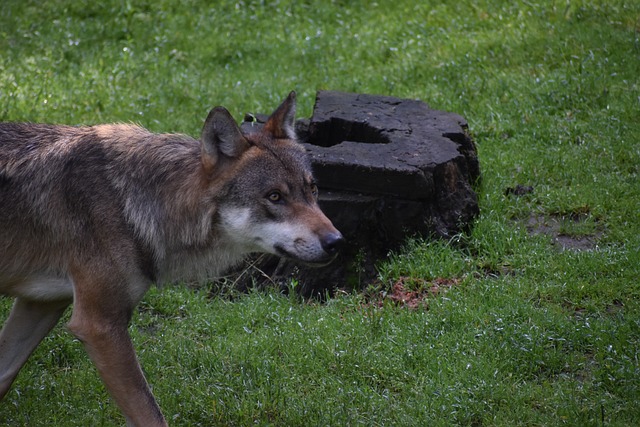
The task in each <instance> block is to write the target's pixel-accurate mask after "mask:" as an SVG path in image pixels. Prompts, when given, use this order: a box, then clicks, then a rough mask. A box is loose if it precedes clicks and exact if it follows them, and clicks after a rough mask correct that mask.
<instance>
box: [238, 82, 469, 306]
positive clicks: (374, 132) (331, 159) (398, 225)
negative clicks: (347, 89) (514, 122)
mask: <svg viewBox="0 0 640 427" xmlns="http://www.w3.org/2000/svg"><path fill="white" fill-rule="evenodd" d="M265 119H266V116H265V115H261V114H257V115H247V116H246V117H245V121H244V122H243V124H242V130H243V132H247V133H248V132H255V131H256V130H257V129H259V127H260V126H261V124H263V123H264V121H265ZM296 130H297V131H298V135H299V136H300V138H301V142H302V143H303V144H304V146H305V147H306V149H307V150H308V152H309V156H310V158H311V161H312V165H313V169H314V173H315V176H316V179H317V181H318V187H319V189H320V198H319V201H320V206H321V208H322V209H323V211H324V212H325V213H326V215H327V216H328V217H329V218H330V219H331V221H333V223H334V225H335V226H336V227H337V228H338V229H339V230H340V231H341V232H342V233H343V234H344V236H345V238H346V239H347V245H346V248H345V250H344V253H343V254H342V255H341V256H340V257H339V258H338V260H336V261H335V262H334V263H332V264H331V265H329V266H327V267H323V268H320V269H314V268H309V267H306V266H304V265H299V264H295V263H293V262H291V261H286V260H278V259H276V258H269V257H262V258H261V260H260V262H258V263H257V264H258V267H259V270H260V271H261V272H260V274H259V275H257V276H256V275H253V279H252V280H254V281H255V279H256V277H260V276H262V277H264V274H266V275H267V276H270V277H271V279H272V280H274V281H282V279H287V280H288V278H290V277H295V278H296V279H297V280H298V282H299V283H300V285H301V287H300V291H301V293H302V294H304V295H306V296H308V295H311V294H315V293H324V292H325V291H326V290H331V289H335V288H336V287H341V288H344V287H346V288H360V287H362V286H363V285H366V284H368V283H370V281H371V280H373V279H374V278H375V276H376V272H375V269H374V264H375V263H376V262H377V261H378V260H380V259H382V258H384V257H386V256H387V255H388V253H389V251H390V250H393V249H397V248H398V247H399V246H400V245H401V244H402V243H403V242H404V241H405V240H406V239H407V237H409V236H415V235H419V236H423V237H428V238H431V237H433V238H447V237H450V236H452V235H453V234H456V233H459V232H461V231H465V230H467V229H468V228H469V227H470V226H471V224H472V222H473V220H474V219H475V218H476V217H477V215H478V213H479V209H478V199H477V196H476V193H475V192H474V190H473V186H474V185H475V184H476V182H478V180H479V179H480V167H479V164H478V157H477V151H476V147H475V144H474V142H473V140H472V139H471V138H470V136H469V134H468V125H467V122H466V120H465V119H464V118H463V117H461V116H459V115H457V114H454V113H449V112H443V111H437V110H432V109H431V108H429V106H428V105H427V104H425V103H424V102H422V101H417V100H411V99H400V98H393V97H388V96H374V95H365V94H354V93H343V92H335V91H320V92H318V94H317V97H316V103H315V106H314V111H313V116H312V117H311V118H310V119H302V120H298V121H297V122H296ZM265 258H267V259H265ZM244 285H245V286H246V285H248V283H244Z"/></svg>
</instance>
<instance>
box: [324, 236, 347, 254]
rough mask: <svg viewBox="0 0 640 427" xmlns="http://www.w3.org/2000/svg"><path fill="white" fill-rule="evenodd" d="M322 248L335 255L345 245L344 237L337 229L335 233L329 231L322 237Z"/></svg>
mask: <svg viewBox="0 0 640 427" xmlns="http://www.w3.org/2000/svg"><path fill="white" fill-rule="evenodd" d="M320 244H321V245H322V249H323V250H324V251H325V252H326V253H328V254H329V255H335V254H337V253H338V251H339V250H340V248H342V246H344V237H342V234H341V233H340V232H339V231H337V232H335V233H327V234H325V235H324V236H322V238H321V239H320Z"/></svg>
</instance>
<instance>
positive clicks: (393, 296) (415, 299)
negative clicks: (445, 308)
mask: <svg viewBox="0 0 640 427" xmlns="http://www.w3.org/2000/svg"><path fill="white" fill-rule="evenodd" d="M460 281H461V279H459V278H454V279H445V278H440V277H439V278H437V279H434V280H431V281H428V280H424V279H420V278H416V277H405V276H402V277H399V278H398V280H396V282H395V283H394V284H393V286H392V287H391V290H390V291H389V292H388V293H386V294H382V295H381V298H380V299H379V300H377V301H375V302H374V303H373V304H374V305H377V306H378V307H382V306H383V305H384V304H385V302H386V301H391V302H393V303H395V304H397V305H399V306H403V307H406V308H409V309H417V308H420V307H422V308H426V307H427V301H428V299H429V298H431V297H434V296H436V295H440V294H442V293H444V292H447V291H448V290H449V289H450V288H451V287H452V286H455V285H457V284H459V283H460Z"/></svg>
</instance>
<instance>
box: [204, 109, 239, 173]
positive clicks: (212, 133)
mask: <svg viewBox="0 0 640 427" xmlns="http://www.w3.org/2000/svg"><path fill="white" fill-rule="evenodd" d="M200 141H201V143H202V157H203V161H204V163H205V165H207V166H213V165H215V164H216V163H217V162H218V161H219V159H220V156H221V155H222V156H224V157H228V158H235V157H239V156H240V155H241V154H242V153H244V152H245V151H246V150H247V149H248V148H249V143H248V142H247V140H246V139H245V137H244V136H242V133H241V132H240V128H239V127H238V124H237V123H236V122H235V120H234V119H233V117H231V114H230V113H229V111H227V109H226V108H224V107H216V108H214V109H213V110H211V112H209V116H207V120H206V121H205V122H204V128H203V129H202V137H201V138H200Z"/></svg>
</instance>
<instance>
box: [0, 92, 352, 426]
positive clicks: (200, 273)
mask: <svg viewBox="0 0 640 427" xmlns="http://www.w3.org/2000/svg"><path fill="white" fill-rule="evenodd" d="M294 113H295V96H294V94H293V93H291V94H290V96H289V97H288V98H287V100H285V101H284V102H283V103H282V105H281V106H280V107H278V109H276V111H275V112H274V114H273V115H272V117H271V118H270V119H269V121H268V123H267V125H266V126H265V130H264V131H263V132H261V133H257V134H251V135H247V136H245V135H242V134H241V133H240V130H239V129H238V127H237V124H236V123H235V122H234V121H233V119H232V118H231V116H230V115H229V113H228V112H227V111H226V110H224V109H223V108H221V107H217V108H215V109H213V110H212V111H211V113H210V114H209V117H208V118H207V120H206V122H205V126H204V129H203V134H202V138H201V140H200V141H197V140H194V139H192V138H190V137H187V136H184V135H173V134H160V135H158V134H152V133H150V132H148V131H147V130H145V129H143V128H140V127H138V126H133V125H124V124H114V125H99V126H92V127H70V126H54V125H38V124H16V123H5V124H0V293H2V294H5V295H9V296H13V297H16V302H15V304H14V308H13V309H12V312H11V314H10V316H9V318H8V320H7V322H6V323H5V326H4V328H3V329H2V332H0V397H2V396H4V395H5V394H6V392H7V391H8V390H9V387H10V386H11V383H12V382H13V380H14V379H15V377H16V375H17V373H18V371H19V369H20V368H21V366H22V365H23V363H24V362H25V361H26V360H27V358H28V356H29V355H30V353H31V352H32V351H33V350H34V349H35V347H36V346H37V345H38V343H39V342H40V340H41V339H42V338H43V337H44V336H45V335H46V334H47V333H48V332H49V330H50V329H51V328H52V327H53V326H54V325H55V324H56V323H57V321H58V319H59V317H60V316H61V314H62V313H63V311H64V309H65V308H66V307H67V306H68V305H69V304H71V303H73V313H72V316H71V320H70V322H69V325H68V327H69V330H70V331H71V332H72V333H74V334H75V335H76V336H77V337H78V338H79V339H80V340H81V341H82V342H83V343H84V345H85V348H86V350H87V352H88V354H89V356H90V357H91V359H92V361H93V362H94V364H95V365H96V368H97V369H98V372H99V374H100V376H101V377H102V379H103V381H104V383H105V385H106V386H107V388H108V390H109V392H110V393H111V395H112V396H113V398H114V399H115V401H116V403H117V404H118V405H119V407H120V408H121V410H122V412H123V413H124V414H125V417H126V419H127V424H129V425H150V426H151V425H165V424H166V423H165V421H164V418H163V417H162V414H161V412H160V409H159V408H158V406H157V404H156V403H155V400H154V398H153V396H152V394H151V392H150V391H149V388H148V386H147V384H146V380H145V378H144V376H143V374H142V371H141V369H140V366H139V365H138V362H137V360H136V356H135V352H134V349H133V346H132V344H131V340H130V338H129V336H128V333H127V324H128V322H129V320H130V317H131V314H132V310H133V308H134V307H135V305H136V304H137V303H138V302H139V301H140V299H141V298H142V296H143V295H144V293H145V292H146V291H147V290H148V288H149V286H150V284H151V283H152V282H159V283H163V282H167V281H173V280H178V279H187V278H192V277H196V278H197V277H208V276H213V275H216V274H218V273H220V272H221V271H223V270H224V269H226V268H228V267H230V266H232V265H233V264H234V263H236V262H238V261H239V260H241V259H242V258H243V257H244V256H245V255H247V254H248V253H250V252H256V251H263V252H269V253H274V254H279V255H282V256H287V257H291V258H294V259H299V260H301V261H303V262H308V263H326V262H328V261H330V260H331V259H332V258H333V257H334V256H335V254H336V251H337V246H338V245H339V243H340V242H341V241H342V236H341V235H340V233H339V232H338V231H337V230H336V229H335V228H334V227H333V225H332V224H331V222H330V221H329V220H328V219H327V218H326V217H325V216H324V215H323V214H322V212H321V211H320V209H319V208H318V205H317V202H316V192H317V189H316V187H315V184H314V182H313V177H312V175H311V171H310V166H309V162H308V160H307V158H306V154H305V152H304V149H303V148H302V147H301V146H300V145H299V144H297V143H296V142H295V135H294V132H293V117H294Z"/></svg>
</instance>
